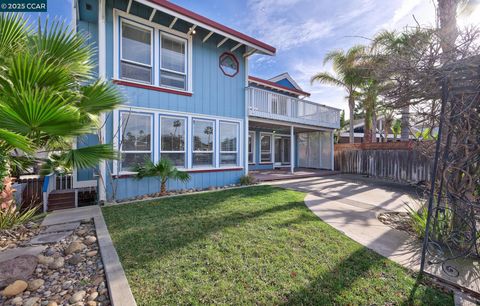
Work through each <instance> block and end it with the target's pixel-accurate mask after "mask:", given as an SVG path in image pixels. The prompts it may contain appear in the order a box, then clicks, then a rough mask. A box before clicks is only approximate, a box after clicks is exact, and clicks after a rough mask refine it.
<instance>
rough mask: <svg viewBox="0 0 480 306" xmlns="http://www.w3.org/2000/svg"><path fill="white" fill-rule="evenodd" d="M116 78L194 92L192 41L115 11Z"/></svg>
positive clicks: (185, 35)
mask: <svg viewBox="0 0 480 306" xmlns="http://www.w3.org/2000/svg"><path fill="white" fill-rule="evenodd" d="M115 16H119V18H118V20H119V23H118V26H117V27H116V28H115V31H116V36H115V37H117V38H118V41H116V42H115V43H114V49H115V56H116V60H115V64H114V65H115V66H116V67H115V69H114V70H115V72H114V78H117V79H121V80H126V81H131V82H136V83H142V84H148V85H152V86H157V87H165V88H167V89H170V90H171V89H173V90H179V91H191V88H192V84H191V77H192V75H191V74H192V68H191V66H192V65H191V61H192V59H191V37H189V36H187V34H185V33H181V32H178V31H175V30H173V29H169V28H166V27H164V26H161V25H159V24H155V23H152V22H149V21H146V20H140V19H138V18H137V17H135V16H131V15H128V14H125V13H123V12H119V11H115Z"/></svg>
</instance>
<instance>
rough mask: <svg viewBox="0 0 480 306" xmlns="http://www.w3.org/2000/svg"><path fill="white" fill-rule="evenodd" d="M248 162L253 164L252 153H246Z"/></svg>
mask: <svg viewBox="0 0 480 306" xmlns="http://www.w3.org/2000/svg"><path fill="white" fill-rule="evenodd" d="M248 162H249V163H253V153H248Z"/></svg>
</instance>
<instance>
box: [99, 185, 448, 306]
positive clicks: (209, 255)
mask: <svg viewBox="0 0 480 306" xmlns="http://www.w3.org/2000/svg"><path fill="white" fill-rule="evenodd" d="M304 197H305V194H304V193H301V192H297V191H293V190H285V189H280V188H275V187H272V186H255V187H250V188H241V189H231V190H225V191H220V192H214V193H203V194H195V195H193V194H192V195H185V196H179V197H175V198H164V199H161V200H156V201H148V202H137V203H134V204H128V205H119V206H110V207H104V208H102V212H103V215H104V217H105V221H106V222H107V225H108V229H109V232H110V235H111V237H112V240H113V242H114V244H115V248H116V250H117V252H118V254H119V257H120V260H121V262H122V266H123V268H124V269H125V274H126V276H127V278H128V280H129V283H130V284H131V288H132V292H133V294H134V297H135V299H136V301H137V302H138V304H139V305H172V304H175V305H177V304H193V305H199V304H202V305H205V304H207V305H212V304H222V305H253V304H254V305H259V304H260V305H284V304H286V305H424V304H428V305H452V304H453V300H452V297H451V296H450V295H448V294H446V293H444V292H442V291H440V290H437V289H434V288H430V287H428V286H426V285H424V284H422V283H418V282H416V279H415V277H413V276H412V275H411V274H409V272H408V271H407V270H406V269H403V268H402V267H401V266H400V265H398V264H396V263H394V262H393V261H390V260H389V259H387V258H385V257H383V256H381V255H379V254H377V253H375V252H373V251H372V250H369V249H368V248H365V247H363V246H361V245H360V244H358V243H357V242H355V241H353V240H351V239H350V238H348V237H346V236H345V235H343V234H342V233H341V232H340V231H337V230H336V229H334V228H333V227H331V226H330V225H328V224H326V223H325V222H323V221H322V220H320V219H319V218H318V217H317V216H315V215H314V214H313V213H312V212H311V211H310V210H309V209H308V208H307V207H306V206H305V204H304V201H303V200H304ZM125 216H128V217H125Z"/></svg>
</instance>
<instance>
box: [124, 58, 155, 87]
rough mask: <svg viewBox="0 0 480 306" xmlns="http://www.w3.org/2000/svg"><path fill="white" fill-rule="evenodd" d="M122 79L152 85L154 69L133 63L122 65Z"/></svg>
mask: <svg viewBox="0 0 480 306" xmlns="http://www.w3.org/2000/svg"><path fill="white" fill-rule="evenodd" d="M120 75H121V76H120V77H121V78H122V79H130V80H136V81H141V82H145V83H149V84H151V83H152V69H151V68H149V67H144V66H140V65H135V64H132V63H127V62H121V63H120Z"/></svg>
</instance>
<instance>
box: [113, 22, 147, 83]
mask: <svg viewBox="0 0 480 306" xmlns="http://www.w3.org/2000/svg"><path fill="white" fill-rule="evenodd" d="M121 41H122V49H121V59H120V75H121V78H122V79H128V80H133V81H138V82H142V83H148V84H151V83H152V30H151V29H147V28H143V27H138V26H135V25H132V24H130V23H126V22H122V39H121Z"/></svg>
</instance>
